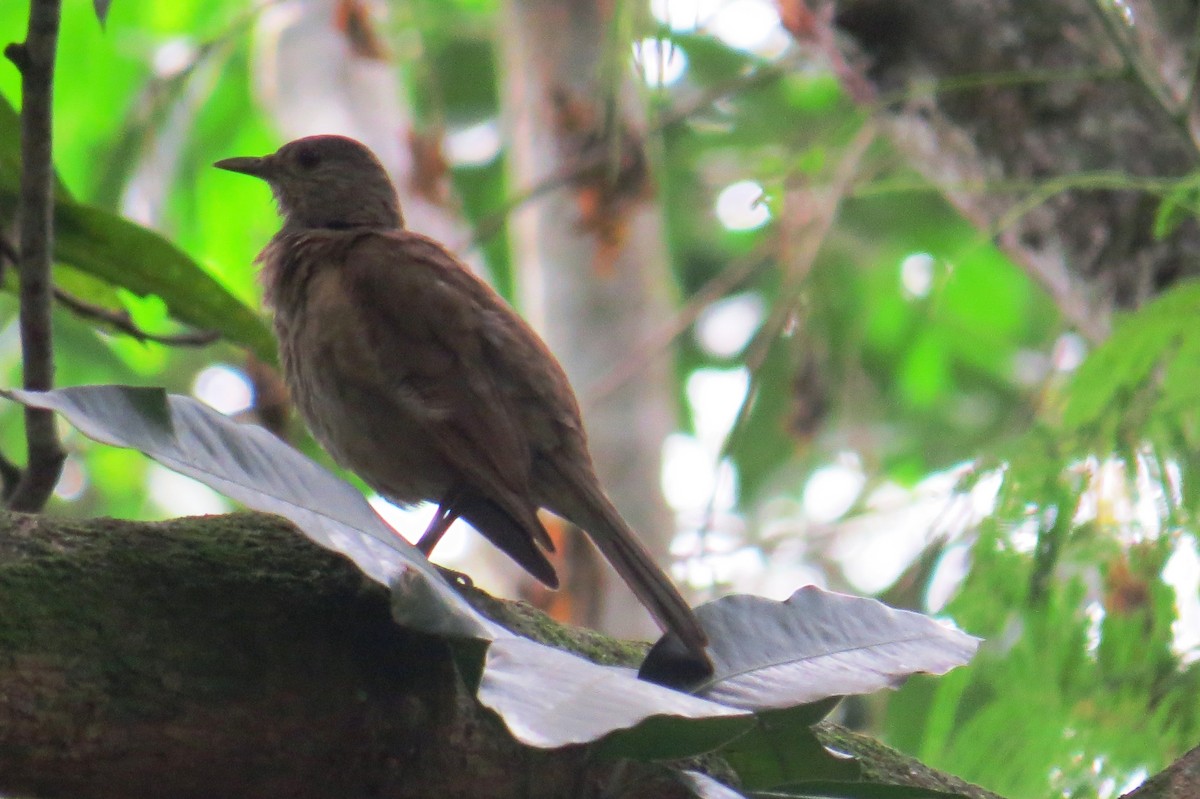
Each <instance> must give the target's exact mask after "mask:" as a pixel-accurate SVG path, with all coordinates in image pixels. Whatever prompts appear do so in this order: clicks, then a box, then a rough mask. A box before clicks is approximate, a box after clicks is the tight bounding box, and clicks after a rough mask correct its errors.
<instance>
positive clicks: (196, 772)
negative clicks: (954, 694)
mask: <svg viewBox="0 0 1200 799" xmlns="http://www.w3.org/2000/svg"><path fill="white" fill-rule="evenodd" d="M472 596H473V597H474V598H475V599H478V600H480V603H481V604H487V605H488V606H493V602H494V601H492V600H488V599H487V598H486V597H485V596H483V595H479V594H472ZM388 607H389V599H388V596H387V592H386V591H384V590H383V589H382V588H381V587H379V586H378V585H376V584H375V583H371V582H368V581H366V579H365V578H363V577H362V575H361V574H360V573H359V572H358V571H357V570H356V569H355V568H354V567H353V566H352V565H351V564H350V563H349V562H348V561H346V560H344V559H343V558H341V557H339V556H338V555H336V554H333V553H330V552H327V551H325V550H323V549H320V548H318V547H317V546H315V545H313V544H311V543H309V542H308V541H307V540H305V539H304V538H303V537H302V536H301V535H300V534H299V533H297V532H296V531H295V530H294V529H293V528H292V527H291V526H290V525H289V524H288V523H287V522H285V521H283V520H281V519H279V518H277V517H274V516H268V515H263V514H254V513H238V514H232V515H229V516H213V517H204V518H196V519H179V520H175V521H171V522H165V523H140V522H122V521H116V520H112V519H96V520H89V521H78V520H59V519H49V518H45V517H34V516H25V515H21V514H0V793H3V794H5V795H18V796H30V797H33V796H36V797H45V798H49V799H53V798H54V797H71V799H91V798H96V799H108V797H113V799H116V798H117V797H123V798H124V797H130V796H155V797H159V798H160V799H177V798H187V799H190V798H191V797H205V798H206V799H207V797H212V796H231V797H234V796H236V797H239V799H255V798H256V797H264V798H265V797H270V798H271V799H277V797H280V796H288V797H293V798H295V799H307V797H330V796H373V797H380V798H381V799H391V798H392V797H428V796H473V797H484V798H485V799H486V798H487V797H505V798H506V797H522V798H523V799H527V798H528V797H535V798H536V797H591V796H599V795H601V792H602V791H603V790H611V789H612V788H613V785H614V781H615V780H621V782H622V783H623V785H622V788H621V790H622V793H621V795H622V796H626V797H673V796H680V797H682V796H685V795H686V793H685V792H684V791H683V790H682V789H681V788H680V787H679V786H678V785H677V784H675V783H673V782H671V781H669V779H668V778H667V776H666V771H665V770H664V769H662V768H660V767H658V766H635V767H633V768H628V767H626V768H621V767H620V766H618V765H615V764H613V763H611V762H595V761H591V760H589V759H588V757H587V754H588V753H587V750H586V748H584V747H568V748H564V749H560V750H553V751H546V750H538V749H532V748H529V747H525V746H522V745H520V744H519V743H517V742H516V741H515V740H514V739H513V738H512V737H511V736H510V735H509V734H508V732H507V730H506V729H505V727H504V726H503V724H502V723H501V722H500V721H499V720H498V719H497V718H496V716H495V715H494V714H492V713H491V712H490V711H487V710H485V709H483V708H482V707H481V706H480V705H479V704H478V703H477V702H476V701H475V699H474V697H473V695H472V692H471V691H470V690H468V689H467V688H466V687H465V686H464V679H463V677H462V676H461V672H460V666H462V665H464V664H471V663H477V662H478V656H479V652H478V645H476V644H473V643H469V642H457V643H452V642H448V641H445V640H440V639H437V638H433V637H430V636H427V635H422V634H418V633H414V632H411V631H408V630H405V629H402V628H400V627H398V626H397V625H395V624H394V623H393V622H392V620H391V618H390V616H389V609H388ZM494 607H499V608H500V610H501V613H502V615H505V616H509V617H516V616H519V615H521V614H527V613H528V609H527V607H526V606H523V605H520V604H518V603H503V604H501V605H498V606H494ZM493 615H497V614H493ZM546 623H549V622H546ZM530 626H533V625H530ZM549 634H550V635H553V637H554V638H555V640H557V641H559V642H561V641H563V640H571V639H572V631H571V630H569V629H564V628H555V629H554V630H552V631H551V633H549ZM456 654H457V655H458V657H456ZM818 735H819V737H820V738H821V739H822V740H823V741H824V742H825V743H826V744H827V745H829V746H832V747H835V748H836V749H838V750H839V751H842V752H847V753H849V754H852V755H855V756H856V757H858V758H859V760H860V762H861V764H862V766H863V771H864V775H865V777H866V778H867V779H870V780H875V781H880V782H886V783H893V784H900V785H913V786H924V787H927V788H934V789H940V790H951V791H959V792H962V793H963V795H965V796H968V797H980V799H986V798H987V797H992V799H994V795H992V794H989V793H987V792H986V791H982V790H980V789H978V788H974V787H973V786H969V785H967V784H966V783H964V782H962V781H961V780H958V779H956V778H954V777H952V776H950V775H946V774H941V773H939V772H936V771H933V770H932V769H929V768H927V767H925V766H923V765H922V764H920V763H919V762H917V761H915V760H913V759H911V758H908V757H906V756H904V755H901V754H899V753H898V752H895V751H894V750H891V749H889V748H887V747H885V746H883V745H882V744H879V743H878V742H875V741H873V740H871V739H869V738H866V737H864V736H861V735H856V734H854V733H850V732H848V731H846V730H843V729H841V728H838V727H837V726H836V725H831V724H823V725H821V726H820V727H819V728H818Z"/></svg>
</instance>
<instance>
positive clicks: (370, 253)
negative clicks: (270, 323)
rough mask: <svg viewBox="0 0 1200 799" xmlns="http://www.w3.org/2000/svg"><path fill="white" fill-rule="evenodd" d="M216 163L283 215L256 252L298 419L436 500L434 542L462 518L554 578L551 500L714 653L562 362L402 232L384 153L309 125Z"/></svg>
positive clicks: (380, 477) (652, 604)
mask: <svg viewBox="0 0 1200 799" xmlns="http://www.w3.org/2000/svg"><path fill="white" fill-rule="evenodd" d="M215 166H217V167H219V168H221V169H227V170H230V171H233V172H241V173H243V174H246V175H253V176H255V177H258V178H262V179H263V180H265V181H266V182H267V183H268V184H269V185H270V186H271V190H272V192H273V193H274V195H275V199H276V201H277V202H278V204H279V210H280V213H281V214H282V215H283V218H284V222H283V228H282V229H281V230H280V231H279V232H278V233H277V234H275V237H274V238H273V239H271V241H270V243H268V244H267V246H266V248H265V249H263V251H262V253H260V254H259V256H258V261H259V262H260V263H261V264H262V279H263V282H264V285H265V289H266V300H267V303H268V304H269V305H271V306H272V307H273V309H274V321H275V333H276V335H277V336H278V338H279V351H280V356H281V360H282V362H283V370H284V375H285V377H286V379H287V383H288V387H289V389H290V390H291V393H292V396H293V398H294V399H295V402H296V405H297V407H298V408H299V410H300V413H301V415H303V416H304V418H305V420H306V421H307V422H308V425H309V427H310V428H311V429H312V431H313V434H314V435H315V436H316V438H317V440H318V441H320V442H321V444H322V445H324V447H325V448H326V449H327V450H328V451H329V452H330V454H331V455H333V457H334V459H335V460H337V461H338V462H339V463H340V464H342V465H343V466H345V467H347V468H349V469H351V470H353V471H354V472H356V473H357V474H358V475H359V476H360V477H362V478H363V480H365V481H366V482H367V483H368V484H369V485H370V486H371V487H372V488H374V489H375V490H376V491H378V492H379V493H380V494H382V495H383V496H385V497H387V498H388V499H390V500H392V501H393V502H397V503H399V504H402V505H412V504H415V503H419V502H422V501H426V500H429V501H433V502H437V503H439V507H438V511H437V514H436V515H435V517H434V519H433V521H432V522H431V523H430V525H429V529H427V530H426V531H425V534H424V535H423V536H422V537H421V541H420V542H419V543H418V547H419V548H420V549H421V551H422V552H424V553H425V554H426V555H428V554H429V553H430V552H431V551H432V550H433V547H434V546H435V545H436V544H437V542H438V540H439V539H440V538H441V536H442V534H443V533H445V531H446V529H447V528H448V527H449V526H450V525H451V524H452V523H453V522H454V520H455V519H457V518H459V517H461V518H463V519H465V520H466V521H468V522H470V523H471V525H472V526H473V527H475V528H476V529H477V530H479V532H481V533H482V534H483V535H484V536H486V537H487V538H488V539H489V540H490V541H491V542H492V543H493V544H495V545H496V546H497V547H499V548H500V549H501V550H503V551H504V552H505V553H506V554H508V556H509V557H511V558H512V559H513V560H515V561H516V562H517V563H519V564H520V565H521V566H522V567H524V568H525V569H526V570H527V571H528V572H529V573H530V574H532V575H533V576H534V577H536V578H537V579H539V580H541V581H542V582H543V583H545V584H547V585H549V586H551V587H554V588H556V587H558V578H557V576H556V575H555V573H554V568H553V567H552V566H551V565H550V562H549V561H548V560H547V559H546V556H545V554H544V552H543V550H553V544H552V543H551V540H550V537H549V535H547V533H546V530H545V528H544V527H543V526H542V523H541V521H540V520H539V519H538V509H539V508H548V509H549V510H551V511H553V512H554V513H556V514H558V515H559V516H562V517H563V518H565V519H568V520H569V521H571V522H573V523H574V524H576V525H578V526H579V527H581V528H582V529H583V530H585V531H586V532H587V533H588V534H589V536H590V537H591V539H592V541H593V542H595V544H596V546H597V548H599V550H600V552H601V553H603V555H604V556H605V557H606V558H607V559H608V560H609V562H611V563H612V565H613V566H614V567H615V568H616V570H617V572H618V573H619V574H620V575H621V577H622V578H623V579H624V580H625V582H626V583H628V585H629V587H630V588H631V589H632V590H633V592H634V593H635V594H636V595H637V597H638V598H639V599H640V600H641V602H642V603H643V604H644V605H645V606H646V608H647V609H648V610H649V611H650V613H651V615H652V616H653V617H654V618H655V620H656V621H657V622H658V624H659V626H660V627H662V628H663V629H664V630H671V631H673V632H675V633H676V634H677V635H678V636H679V637H680V638H681V639H682V641H683V643H684V644H685V645H686V646H687V647H688V649H689V650H691V651H693V652H695V653H696V654H698V655H699V656H700V657H702V658H705V659H706V656H705V654H704V648H705V645H706V644H707V636H706V635H705V633H704V630H703V629H702V628H701V627H700V624H699V622H698V621H697V620H696V617H695V615H694V614H693V613H692V610H691V608H690V607H689V606H688V604H687V602H685V601H684V599H683V597H681V596H680V594H679V591H678V590H677V589H676V588H675V586H674V585H673V584H672V582H671V580H670V578H668V577H667V575H666V574H664V573H663V571H662V570H661V569H660V568H659V567H658V566H657V565H655V563H654V561H653V559H652V558H651V557H650V554H649V553H648V552H647V551H646V548H645V547H644V546H643V545H642V544H641V542H640V541H638V539H637V537H636V535H635V534H634V532H633V531H632V530H631V529H630V527H629V525H628V524H626V523H625V521H624V520H623V519H622V518H621V514H620V513H618V512H617V509H616V508H615V507H614V506H613V504H612V502H611V501H610V500H609V498H608V497H607V496H606V495H605V493H604V491H603V490H602V489H601V487H600V483H599V481H598V480H597V479H596V474H595V471H594V469H593V467H592V460H591V456H590V455H589V453H588V448H587V440H586V437H585V435H584V430H583V424H582V422H581V421H580V416H579V405H578V403H577V402H576V400H575V395H574V393H573V392H572V390H571V386H570V384H569V383H568V382H567V377H566V375H565V374H564V373H563V370H562V367H561V366H559V364H558V361H556V360H555V358H554V356H553V355H552V354H551V353H550V351H549V349H547V347H546V345H545V343H543V342H542V340H541V339H540V338H539V337H538V335H537V334H536V333H534V332H533V330H532V329H531V328H530V327H529V326H528V325H527V324H526V323H525V322H524V321H523V320H522V319H521V317H519V316H518V315H517V314H516V313H515V312H514V311H513V310H512V309H511V308H510V307H509V306H508V305H506V304H505V302H504V301H503V300H502V299H501V298H500V297H499V296H498V295H497V294H496V293H495V292H494V291H492V289H491V288H490V287H489V286H488V285H487V284H486V283H484V282H483V281H482V280H480V279H479V278H477V277H475V275H473V274H472V273H471V272H470V271H469V270H468V269H467V268H466V267H464V266H463V265H462V264H461V263H459V261H458V260H457V259H456V258H455V257H454V256H453V255H451V254H450V253H449V252H447V251H446V249H445V248H444V247H442V245H440V244H438V243H437V242H436V241H434V240H432V239H430V238H427V237H425V236H422V235H420V234H419V233H413V232H411V231H409V230H406V229H405V228H404V217H403V216H402V215H401V213H400V202H399V199H398V198H397V196H396V191H395V189H394V188H393V186H392V182H391V180H390V179H389V178H388V175H387V172H386V171H385V170H384V168H383V166H382V165H381V164H380V163H379V160H378V159H377V158H376V157H375V155H374V154H373V153H372V152H371V151H370V150H369V149H367V148H366V147H365V146H363V145H362V144H360V143H359V142H357V141H355V140H353V139H349V138H345V137H342V136H311V137H308V138H304V139H298V140H296V141H293V142H290V143H288V144H286V145H284V146H283V147H281V148H280V149H279V151H278V152H276V153H274V154H272V155H267V156H263V157H261V158H229V159H226V160H224V161H218V162H217V163H216V164H215Z"/></svg>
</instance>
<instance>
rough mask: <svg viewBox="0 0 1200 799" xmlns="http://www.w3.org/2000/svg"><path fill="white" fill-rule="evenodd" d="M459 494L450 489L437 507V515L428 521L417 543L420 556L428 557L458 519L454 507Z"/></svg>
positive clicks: (457, 513)
mask: <svg viewBox="0 0 1200 799" xmlns="http://www.w3.org/2000/svg"><path fill="white" fill-rule="evenodd" d="M459 493H460V492H459V491H458V490H457V489H451V491H450V493H449V494H447V495H446V498H445V499H443V500H442V503H441V504H440V505H438V509H437V513H435V514H433V518H432V519H430V520H429V526H428V527H426V528H425V532H424V533H422V534H421V540H419V541H417V549H419V550H421V554H422V555H424V556H425V557H429V555H430V554H431V553H432V552H433V548H434V547H436V546H437V545H438V542H439V541H441V540H442V536H444V535H445V534H446V531H447V530H449V529H450V525H452V524H454V522H455V520H456V519H458V515H459V512H458V510H457V509H456V508H455V507H454V505H455V500H457V499H458V495H459Z"/></svg>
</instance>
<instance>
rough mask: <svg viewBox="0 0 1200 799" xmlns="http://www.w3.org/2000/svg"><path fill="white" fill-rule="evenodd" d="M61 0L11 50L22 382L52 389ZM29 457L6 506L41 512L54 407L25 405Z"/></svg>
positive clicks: (51, 479)
mask: <svg viewBox="0 0 1200 799" xmlns="http://www.w3.org/2000/svg"><path fill="white" fill-rule="evenodd" d="M61 11H62V8H61V0H32V2H31V4H30V7H29V31H28V33H27V35H26V37H25V41H24V43H22V44H11V45H9V46H8V47H7V48H6V49H5V55H7V56H8V57H9V59H10V60H11V61H12V62H13V63H14V64H16V66H17V69H18V70H20V72H21V195H20V203H19V206H18V216H19V219H20V230H21V240H20V252H19V253H18V255H19V257H18V270H17V271H18V274H19V275H20V281H21V286H20V304H21V319H20V328H21V359H22V364H23V365H24V382H23V385H24V386H25V388H26V389H28V390H33V391H46V390H48V389H50V388H51V387H53V384H54V350H53V330H52V324H51V314H50V299H51V286H50V258H51V251H52V242H53V239H54V182H53V181H54V165H53V161H52V158H51V135H50V132H51V128H50V114H51V104H52V99H53V93H54V55H55V49H56V47H57V45H58V26H59V18H60V16H61ZM25 441H26V444H27V447H28V452H29V457H28V462H27V466H26V468H25V473H24V474H23V475H22V476H21V481H20V483H18V485H17V487H16V489H15V490H14V491H13V494H12V496H11V497H10V498H9V500H8V507H10V508H11V509H13V510H19V511H26V512H37V511H39V510H41V509H42V508H43V507H45V505H46V501H47V500H49V499H50V494H51V493H52V492H53V491H54V486H55V484H57V483H58V477H59V475H60V474H61V472H62V465H63V461H64V459H65V458H66V453H65V452H64V451H63V448H62V445H61V444H60V443H59V440H58V431H57V430H56V429H55V426H54V414H53V413H52V412H51V411H47V410H40V409H33V408H26V409H25Z"/></svg>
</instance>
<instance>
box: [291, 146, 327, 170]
mask: <svg viewBox="0 0 1200 799" xmlns="http://www.w3.org/2000/svg"><path fill="white" fill-rule="evenodd" d="M296 163H297V164H299V165H300V168H301V169H312V168H313V167H315V166H316V165H317V164H319V163H321V154H320V153H318V152H317V151H316V150H314V149H313V148H311V147H306V148H304V149H303V150H301V151H300V152H298V153H296Z"/></svg>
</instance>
